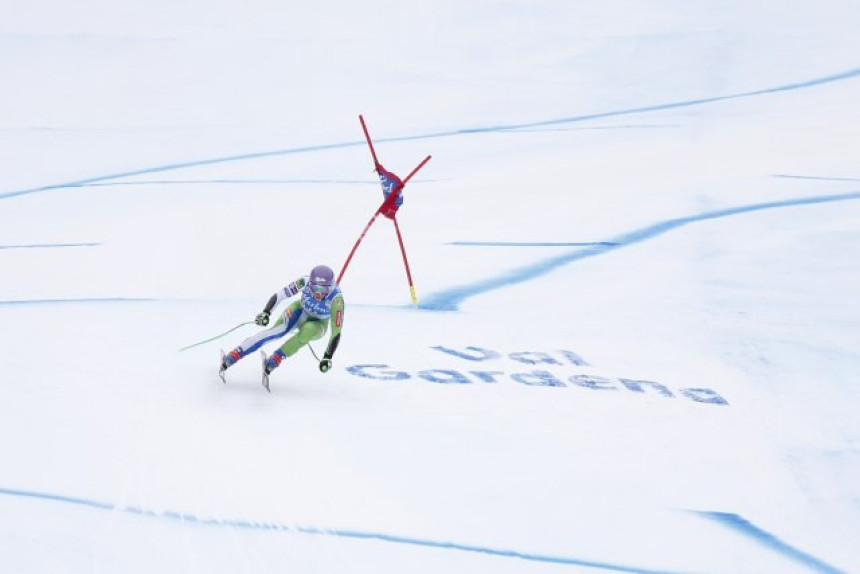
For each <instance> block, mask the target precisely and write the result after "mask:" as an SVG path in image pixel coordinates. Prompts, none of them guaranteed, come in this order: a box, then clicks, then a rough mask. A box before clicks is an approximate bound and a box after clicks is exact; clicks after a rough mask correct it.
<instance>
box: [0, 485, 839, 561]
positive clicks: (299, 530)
mask: <svg viewBox="0 0 860 574" xmlns="http://www.w3.org/2000/svg"><path fill="white" fill-rule="evenodd" d="M0 495H2V496H9V497H15V498H24V499H31V500H40V501H49V502H56V503H61V504H68V505H75V506H83V507H86V508H90V509H96V510H106V511H109V512H122V513H125V514H130V515H134V516H139V517H150V518H158V519H163V520H170V521H176V522H179V523H181V524H182V525H183V526H215V527H226V528H234V529H242V530H261V531H262V530H266V531H271V530H275V531H283V532H288V533H293V534H303V535H315V536H330V537H335V538H347V539H360V540H374V541H378V542H386V543H391V544H404V545H409V546H418V547H424V548H436V549H440V550H453V551H459V552H470V553H477V554H485V555H489V556H495V557H500V558H517V559H521V560H528V561H533V562H545V563H552V564H562V565H566V566H584V567H589V568H600V569H603V570H612V571H615V572H637V573H643V574H657V573H660V574H669V571H666V570H653V569H649V568H639V567H632V566H626V565H621V564H611V563H608V562H596V561H592V560H582V559H579V558H573V557H566V556H552V555H546V554H535V553H530V552H521V551H518V550H510V549H498V548H490V547H484V546H476V545H472V544H461V543H457V542H450V541H440V540H428V539H421V538H412V537H406V536H398V535H393V534H386V533H381V532H367V531H361V530H345V529H339V528H318V527H307V526H288V525H285V524H281V523H277V522H258V521H254V520H240V519H220V518H201V517H198V516H195V515H193V514H187V513H183V512H176V511H172V510H165V511H160V512H155V511H153V510H147V509H145V508H140V507H136V506H118V505H116V504H111V503H108V502H103V501H99V500H93V499H87V498H78V497H72V496H65V495H61V494H51V493H46V492H36V491H30V490H18V489H11V488H2V487H0ZM691 514H692V515H694V516H700V517H702V518H704V519H707V520H711V521H713V522H716V523H717V524H720V525H722V526H726V527H727V528H730V529H731V530H733V531H735V532H736V533H738V534H740V535H742V536H744V537H747V538H751V539H753V540H754V541H756V542H758V543H760V544H762V545H764V546H766V547H768V548H770V549H771V550H774V551H776V552H778V553H779V554H781V555H782V556H784V557H786V558H789V559H791V560H793V561H794V562H797V563H799V564H802V565H804V566H807V567H810V568H813V569H815V570H818V571H820V572H827V573H839V572H841V570H839V569H837V568H834V567H833V566H830V565H829V564H827V563H826V562H823V561H821V560H819V559H818V558H815V557H814V556H811V555H810V554H807V553H806V552H803V551H802V550H799V549H797V548H795V547H793V546H791V545H790V544H788V543H786V542H784V541H782V540H780V539H779V538H777V537H776V536H774V535H773V534H771V533H769V532H767V531H765V530H763V529H761V528H759V527H758V526H755V525H754V524H752V523H751V522H749V521H748V520H746V519H745V518H744V517H742V516H740V515H737V514H730V513H724V512H708V511H693V512H691Z"/></svg>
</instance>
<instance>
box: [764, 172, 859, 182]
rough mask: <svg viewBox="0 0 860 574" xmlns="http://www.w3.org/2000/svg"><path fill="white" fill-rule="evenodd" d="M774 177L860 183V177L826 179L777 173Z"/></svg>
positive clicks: (816, 176)
mask: <svg viewBox="0 0 860 574" xmlns="http://www.w3.org/2000/svg"><path fill="white" fill-rule="evenodd" d="M772 177H780V178H783V179H810V180H814V181H860V177H825V176H820V175H789V174H785V173H775V174H773V176H772Z"/></svg>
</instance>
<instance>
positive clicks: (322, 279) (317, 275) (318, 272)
mask: <svg viewBox="0 0 860 574" xmlns="http://www.w3.org/2000/svg"><path fill="white" fill-rule="evenodd" d="M308 287H309V288H310V290H311V293H313V295H314V299H316V300H317V301H322V300H323V299H325V298H326V297H327V296H328V294H329V293H330V292H331V290H332V289H333V288H334V271H332V270H331V267H329V266H327V265H317V266H316V267H314V268H313V269H311V276H310V279H308Z"/></svg>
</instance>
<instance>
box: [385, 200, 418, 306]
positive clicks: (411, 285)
mask: <svg viewBox="0 0 860 574" xmlns="http://www.w3.org/2000/svg"><path fill="white" fill-rule="evenodd" d="M391 221H393V222H394V231H396V232H397V242H398V243H400V253H401V254H402V255H403V265H404V266H405V267H406V280H407V281H409V294H410V295H411V296H412V304H413V305H418V297H416V296H415V284H414V283H412V273H411V272H410V271H409V261H407V260H406V248H405V247H404V246H403V237H402V236H401V235H400V226H399V225H398V224H397V217H392V218H391Z"/></svg>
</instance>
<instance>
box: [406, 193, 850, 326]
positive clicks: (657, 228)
mask: <svg viewBox="0 0 860 574" xmlns="http://www.w3.org/2000/svg"><path fill="white" fill-rule="evenodd" d="M856 199H860V192H855V193H848V194H843V195H823V196H816V197H806V198H800V199H790V200H786V201H771V202H767V203H757V204H753V205H746V206H741V207H733V208H729V209H721V210H719V211H711V212H707V213H702V214H699V215H694V216H690V217H681V218H678V219H669V220H667V221H663V222H660V223H656V224H654V225H649V226H648V227H644V228H642V229H638V230H635V231H631V232H630V233H625V234H624V235H620V236H618V237H615V238H613V239H612V240H611V241H609V242H606V243H604V244H597V245H592V246H590V247H587V248H585V249H579V250H576V251H569V252H567V253H564V254H562V255H557V256H555V257H552V258H549V259H544V260H543V261H539V262H537V263H534V264H531V265H527V266H525V267H520V268H517V269H512V270H509V271H506V272H504V273H502V274H501V275H498V276H496V277H491V278H489V279H484V280H482V281H478V282H477V283H472V284H469V285H460V286H457V287H452V288H450V289H445V290H443V291H439V292H437V293H433V294H430V295H428V296H426V297H425V298H424V299H423V301H422V302H421V303H419V305H418V307H419V308H420V309H428V310H432V311H456V310H457V308H458V307H459V306H460V304H461V303H462V302H463V301H465V300H466V299H468V298H469V297H474V296H475V295H479V294H482V293H486V292H488V291H493V290H495V289H500V288H502V287H506V286H508V285H513V284H515V283H522V282H524V281H530V280H532V279H534V278H536V277H540V276H542V275H546V274H547V273H549V272H550V271H554V270H556V269H557V268H559V267H561V266H563V265H567V264H568V263H573V262H574V261H579V260H582V259H586V258H588V257H594V256H595V255H603V254H604V253H607V252H609V251H613V250H615V249H621V248H623V247H629V246H630V245H633V244H635V243H639V242H642V241H645V240H646V239H651V238H653V237H656V236H658V235H662V234H664V233H666V232H667V231H672V230H673V229H677V228H679V227H683V226H685V225H689V224H691V223H697V222H700V221H707V220H709V219H718V218H721V217H729V216H731V215H739V214H742V213H750V212H754V211H763V210H766V209H777V208H782V207H796V206H800V205H814V204H820V203H830V202H836V201H849V200H856Z"/></svg>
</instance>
